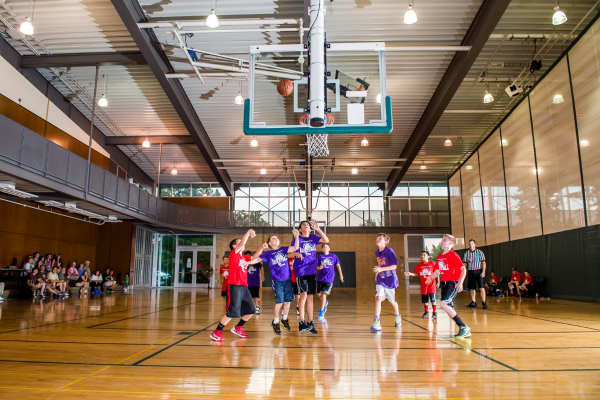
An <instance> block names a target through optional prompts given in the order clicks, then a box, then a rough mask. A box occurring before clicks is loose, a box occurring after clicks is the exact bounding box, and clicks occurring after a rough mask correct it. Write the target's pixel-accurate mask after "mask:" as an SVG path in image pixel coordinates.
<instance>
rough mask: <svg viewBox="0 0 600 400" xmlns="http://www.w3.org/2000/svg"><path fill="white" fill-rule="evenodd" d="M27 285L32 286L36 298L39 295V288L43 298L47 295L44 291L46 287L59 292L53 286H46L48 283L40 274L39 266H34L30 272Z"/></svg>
mask: <svg viewBox="0 0 600 400" xmlns="http://www.w3.org/2000/svg"><path fill="white" fill-rule="evenodd" d="M27 285H28V286H29V287H30V288H31V291H32V292H33V297H34V298H35V297H37V294H36V292H37V291H38V290H39V291H40V297H42V298H44V297H46V296H45V295H44V292H45V291H46V289H48V291H49V292H50V293H53V294H58V293H57V292H56V291H55V290H54V289H52V288H51V287H46V283H45V282H44V281H43V280H42V279H41V278H40V276H39V269H38V268H37V267H34V268H33V271H32V272H31V274H29V278H28V279H27Z"/></svg>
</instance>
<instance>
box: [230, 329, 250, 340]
mask: <svg viewBox="0 0 600 400" xmlns="http://www.w3.org/2000/svg"><path fill="white" fill-rule="evenodd" d="M231 333H235V334H236V335H238V336H239V337H241V338H244V339H248V335H246V332H244V327H243V326H234V327H233V328H231Z"/></svg>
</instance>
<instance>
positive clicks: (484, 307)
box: [481, 301, 487, 310]
mask: <svg viewBox="0 0 600 400" xmlns="http://www.w3.org/2000/svg"><path fill="white" fill-rule="evenodd" d="M481 308H483V309H484V310H485V309H486V308H487V304H485V301H484V302H483V305H482V306H481Z"/></svg>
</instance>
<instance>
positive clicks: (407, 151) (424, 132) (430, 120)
mask: <svg viewBox="0 0 600 400" xmlns="http://www.w3.org/2000/svg"><path fill="white" fill-rule="evenodd" d="M509 4H510V0H484V1H483V3H482V4H481V7H479V10H478V11H477V15H475V18H474V19H473V22H472V23H471V26H469V29H468V30H467V33H466V34H465V37H464V38H463V40H462V42H461V44H460V45H461V46H471V51H468V52H465V51H460V52H457V53H456V54H455V55H454V57H453V58H452V61H451V62H450V65H449V66H448V69H446V72H445V73H444V76H443V77H442V79H441V81H440V83H439V85H438V87H437V89H436V90H435V93H434V94H433V96H432V97H431V100H430V101H429V104H428V105H427V108H426V109H425V111H424V112H423V115H421V119H420V120H419V122H418V123H417V126H416V127H415V129H414V131H413V133H412V135H411V137H410V139H409V140H408V143H406V146H405V147H404V150H402V153H401V154H400V157H399V158H406V159H407V162H406V163H404V165H403V168H402V169H400V170H393V171H392V172H391V173H390V175H389V177H388V179H387V182H386V183H387V184H386V187H387V195H388V196H391V195H392V193H393V192H394V189H396V186H398V184H399V183H400V181H401V180H402V178H403V177H404V175H405V174H406V171H408V169H409V167H410V165H411V164H412V162H413V160H414V159H415V157H416V156H417V155H418V154H419V151H420V150H421V147H422V146H423V144H424V143H425V141H426V140H427V137H429V134H430V133H431V132H432V131H433V129H434V128H435V126H436V124H437V123H438V121H439V119H440V117H441V116H442V113H443V112H444V110H445V109H446V107H448V104H450V101H451V100H452V97H454V95H455V94H456V91H457V90H458V88H459V87H460V85H461V83H462V82H463V80H464V78H465V77H466V76H467V73H468V72H469V70H470V69H471V67H472V66H473V63H474V62H475V60H477V57H478V56H479V53H480V52H481V50H482V49H483V47H484V46H485V44H486V42H487V41H488V38H489V37H490V35H491V34H492V32H493V31H494V29H495V28H496V25H498V22H499V21H500V18H502V16H503V15H504V12H505V11H506V8H507V7H508V5H509ZM397 165H398V164H397Z"/></svg>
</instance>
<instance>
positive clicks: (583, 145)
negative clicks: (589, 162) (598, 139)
mask: <svg viewBox="0 0 600 400" xmlns="http://www.w3.org/2000/svg"><path fill="white" fill-rule="evenodd" d="M579 144H580V145H581V147H588V146H589V145H590V142H588V141H587V140H585V139H583V140H582V141H581V142H579Z"/></svg>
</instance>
